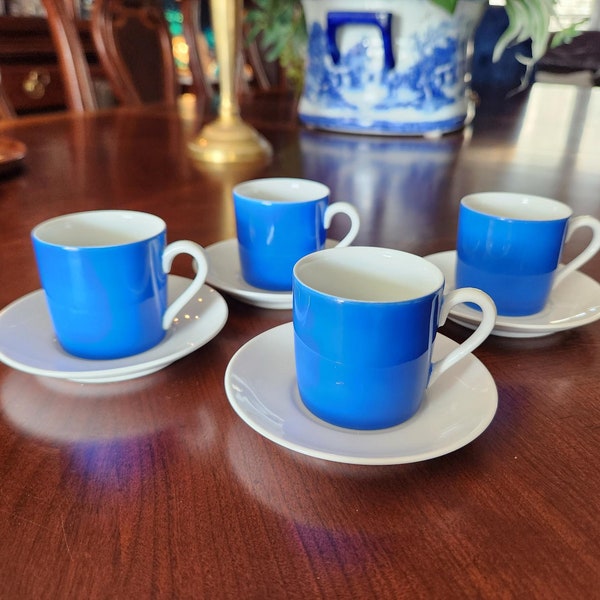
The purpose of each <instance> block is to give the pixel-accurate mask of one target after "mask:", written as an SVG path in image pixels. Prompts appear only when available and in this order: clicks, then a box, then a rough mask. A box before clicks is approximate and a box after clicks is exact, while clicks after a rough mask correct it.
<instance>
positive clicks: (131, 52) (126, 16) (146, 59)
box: [91, 0, 178, 105]
mask: <svg viewBox="0 0 600 600" xmlns="http://www.w3.org/2000/svg"><path fill="white" fill-rule="evenodd" d="M91 27H92V36H93V39H94V44H95V46H96V50H97V52H98V58H99V59H100V63H101V64H102V66H103V68H104V70H105V72H106V74H107V77H108V79H109V81H110V83H111V87H112V89H113V92H114V94H115V96H116V97H117V99H118V100H119V101H120V102H121V103H123V104H129V105H135V104H145V103H151V102H164V103H167V104H175V102H176V101H177V96H178V78H177V69H176V66H175V60H174V57H173V48H172V41H171V35H170V32H169V26H168V23H167V20H166V18H165V15H164V11H163V5H162V3H161V2H160V0H95V1H94V6H93V10H92V24H91Z"/></svg>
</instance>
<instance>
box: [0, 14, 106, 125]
mask: <svg viewBox="0 0 600 600" xmlns="http://www.w3.org/2000/svg"><path fill="white" fill-rule="evenodd" d="M77 26H78V29H79V33H80V35H81V40H82V43H83V46H84V49H85V52H86V56H87V58H88V63H89V64H90V70H91V72H92V77H93V78H96V77H98V78H101V77H102V70H101V68H100V65H99V64H98V59H97V57H96V54H95V51H94V46H93V42H92V38H91V34H90V28H89V22H88V21H86V20H78V22H77ZM0 72H1V73H2V83H3V86H4V89H5V92H6V95H7V96H8V98H9V99H10V101H11V102H12V104H13V106H14V107H15V110H16V111H17V113H18V114H26V113H31V112H42V111H51V110H61V109H64V108H65V100H64V88H63V83H62V78H61V74H60V68H59V65H58V59H57V56H56V52H55V50H54V46H53V43H52V37H51V35H50V31H49V29H48V24H47V22H46V19H44V18H43V17H16V16H0Z"/></svg>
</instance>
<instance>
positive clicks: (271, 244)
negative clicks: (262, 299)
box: [233, 191, 328, 291]
mask: <svg viewBox="0 0 600 600" xmlns="http://www.w3.org/2000/svg"><path fill="white" fill-rule="evenodd" d="M233 196H234V206H235V218H236V226H237V238H238V249H239V256H240V262H241V267H242V275H243V277H244V279H245V280H246V281H247V282H248V283H249V284H250V285H253V286H255V287H257V288H262V289H265V290H273V291H289V290H291V288H292V271H293V268H294V264H295V263H296V262H297V261H298V260H299V259H300V258H302V257H303V256H305V255H306V254H309V253H311V252H315V251H316V250H320V249H322V248H323V247H324V245H325V239H326V231H325V226H324V215H325V210H326V209H327V203H328V198H327V197H324V198H320V199H318V200H312V201H301V202H293V201H289V202H272V201H269V200H264V201H257V200H256V199H253V198H247V197H244V196H242V195H240V194H238V193H236V192H235V191H234V194H233Z"/></svg>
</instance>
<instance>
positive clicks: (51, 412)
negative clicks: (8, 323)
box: [0, 84, 600, 600]
mask: <svg viewBox="0 0 600 600" xmlns="http://www.w3.org/2000/svg"><path fill="white" fill-rule="evenodd" d="M243 112H244V115H245V116H246V118H247V120H249V121H250V122H252V123H253V124H254V125H255V126H256V127H257V128H258V129H259V130H260V131H261V132H262V133H263V134H264V135H265V136H266V137H267V138H268V139H269V140H270V141H271V142H272V144H273V146H274V149H275V154H274V158H273V161H272V163H271V164H270V165H268V166H266V167H263V168H258V169H256V170H254V171H253V170H251V169H247V170H237V169H230V170H227V171H225V172H222V173H218V172H211V171H207V170H202V169H199V168H197V167H196V166H195V165H193V164H192V162H191V161H190V159H189V158H188V155H187V153H186V150H185V144H186V140H188V139H189V138H190V136H192V135H193V134H194V133H195V132H196V131H197V129H198V127H199V123H198V121H197V120H194V118H192V117H190V115H189V113H187V116H186V115H183V116H182V114H181V113H180V114H177V113H175V112H173V113H170V112H168V111H166V110H156V109H150V108H144V109H142V110H138V111H134V110H130V109H129V110H119V109H117V110H113V111H108V112H99V113H97V114H93V115H85V116H75V115H69V114H65V115H58V116H56V115H54V116H44V117H31V118H25V119H22V120H19V121H18V122H9V123H3V124H1V125H0V134H3V135H9V136H12V137H15V138H18V139H20V140H21V141H22V142H24V143H25V144H26V145H27V147H28V154H27V157H26V159H25V161H24V164H23V166H22V169H21V170H19V171H17V172H13V173H8V174H7V173H5V174H4V175H2V177H1V179H0V215H1V218H0V249H1V251H0V306H5V305H7V304H9V303H10V302H12V301H14V300H17V299H18V298H20V297H21V296H23V295H24V294H26V293H28V292H30V291H32V290H35V289H38V288H39V281H38V277H37V273H36V268H35V263H34V258H33V253H32V248H31V244H30V241H29V232H30V230H31V228H32V227H33V226H34V225H36V224H37V223H39V222H40V221H42V220H44V219H46V218H49V217H52V216H54V215H58V214H61V213H67V212H74V211H79V210H88V209H104V208H127V209H135V210H143V211H148V212H152V213H155V214H157V215H159V216H161V217H162V218H164V219H165V221H166V222H167V225H168V233H169V239H170V240H175V239H182V238H189V239H192V240H195V241H197V242H199V243H200V244H202V245H204V246H208V245H210V244H213V243H215V242H218V241H220V240H223V239H226V238H231V237H234V236H235V223H234V217H233V210H232V200H231V187H232V185H233V184H234V183H235V182H237V181H239V180H241V179H246V178H250V177H254V176H263V175H267V176H280V175H286V176H302V177H306V178H310V179H316V180H319V181H322V182H324V183H326V184H328V185H329V186H330V187H331V189H332V200H333V201H338V200H345V201H348V202H351V203H353V204H354V205H355V206H356V208H357V209H358V211H359V212H360V215H361V217H362V228H361V231H360V233H359V236H358V239H357V240H356V242H355V243H356V244H366V245H380V246H387V247H391V248H398V249H401V250H406V251H409V252H413V253H416V254H420V255H426V254H429V253H432V252H437V251H441V250H451V249H453V248H454V245H455V231H456V224H457V209H458V204H459V201H460V198H461V197H462V196H463V195H465V194H467V193H470V192H475V191H482V190H506V191H518V192H527V193H534V194H540V195H546V196H550V197H553V198H556V199H558V200H561V201H563V202H566V203H568V204H570V205H571V206H572V207H573V208H574V210H575V212H576V213H577V214H594V215H596V216H598V217H600V143H599V141H598V140H599V138H600V89H592V90H590V89H583V88H577V87H571V86H559V85H549V84H535V85H534V86H533V88H532V89H531V91H530V92H529V93H528V94H525V95H521V96H515V97H513V98H510V99H508V100H507V99H505V98H502V97H499V96H495V97H494V96H493V95H492V96H490V97H488V98H483V99H482V101H481V104H480V106H479V107H478V112H477V115H476V117H475V119H474V121H473V123H472V125H471V127H469V128H467V129H466V130H465V131H464V132H459V133H457V134H453V135H448V136H446V137H443V138H441V139H437V140H434V139H398V138H389V139H382V138H370V137H366V136H363V137H353V136H344V135H336V134H330V133H329V134H328V133H319V132H310V131H307V130H303V129H302V128H300V127H299V126H298V125H297V124H296V121H295V119H294V107H293V104H292V103H291V102H290V101H289V99H288V98H286V97H284V96H278V95H276V94H273V95H261V96H256V97H255V98H253V99H249V100H245V101H244V104H243ZM338 226H339V227H341V225H338ZM334 233H335V232H334ZM333 237H335V235H334V236H333ZM584 238H585V236H582V238H581V239H580V238H579V237H578V238H577V239H575V240H574V241H573V243H572V245H571V246H570V247H569V250H568V251H567V255H569V254H570V253H573V252H575V251H576V249H577V248H578V247H580V246H581V244H583V243H584V241H585V239H584ZM174 270H175V272H177V273H179V274H181V275H187V276H189V275H191V273H192V271H191V267H190V265H188V264H187V263H186V262H185V261H184V260H182V261H181V263H179V262H176V264H175V269H174ZM582 270H583V271H584V272H585V273H587V274H588V275H591V276H592V277H594V278H595V279H597V280H598V279H600V257H596V258H595V259H593V260H592V261H591V262H590V263H588V264H587V265H585V267H584V268H583V269H582ZM225 297H226V299H227V303H228V306H229V319H228V321H227V324H226V325H225V327H224V328H223V330H222V331H221V332H220V333H219V335H218V336H217V337H216V338H215V339H213V340H212V341H211V342H209V343H208V344H206V345H205V346H204V347H202V348H200V349H198V350H197V351H195V352H193V353H192V354H190V355H188V356H187V357H185V358H182V359H181V360H179V361H177V362H175V363H173V364H172V365H170V366H169V367H167V368H166V369H164V370H162V371H159V372H157V373H155V374H152V375H149V376H147V377H144V378H141V379H137V380H133V381H128V382H121V383H106V384H99V385H97V384H82V383H75V382H68V381H62V380H59V379H47V378H42V377H35V376H33V375H29V374H27V373H23V372H20V371H17V370H13V369H11V368H9V367H7V366H6V365H4V364H0V598H3V599H7V600H14V599H21V598H23V599H33V598H35V599H38V598H43V599H45V598H49V599H54V598H73V599H75V598H76V599H95V598H107V599H108V598H110V599H116V598H119V599H132V598H136V599H137V598H182V599H183V598H211V599H212V598H252V599H267V598H269V599H271V598H302V599H307V598H355V599H362V598H561V599H562V598H592V597H596V598H597V597H598V593H599V592H598V590H599V589H600V525H599V522H598V521H599V510H598V508H599V501H598V498H599V497H600V474H599V461H598V459H599V448H600V444H599V438H600V389H599V382H600V324H599V323H597V322H596V323H592V324H589V325H587V326H585V327H580V328H577V329H571V330H569V331H565V332H561V333H556V334H553V335H550V336H547V337H539V338H532V339H511V338H500V337H492V338H490V339H489V340H487V341H486V342H485V343H484V344H483V346H481V347H480V348H479V349H478V350H477V351H476V356H477V357H478V358H479V359H480V360H481V361H482V362H483V364H484V365H485V366H486V367H487V369H488V370H489V372H490V373H491V375H492V376H493V378H494V380H495V382H496V384H497V388H498V394H499V405H498V410H497V413H496V415H495V418H494V419H493V421H492V423H491V424H490V426H489V427H488V428H487V430H486V431H484V432H483V434H482V435H480V436H479V437H478V438H477V439H475V440H474V441H472V442H471V443H469V444H468V445H466V446H465V447H463V448H461V449H459V450H457V451H455V452H453V453H451V454H447V455H445V456H441V457H439V458H436V459H433V460H428V461H422V462H416V463H412V464H401V465H394V466H364V465H347V464H343V463H336V462H329V461H324V460H320V459H317V458H312V457H309V456H305V455H302V454H298V453H294V452H292V451H290V450H287V449H285V448H283V447H281V446H279V445H277V444H275V443H273V442H271V441H269V440H267V439H265V438H263V437H262V436H261V435H259V434H258V433H256V432H255V431H254V430H253V429H251V428H250V427H249V426H247V425H246V424H245V423H244V422H243V421H242V420H241V419H240V418H239V417H238V416H237V415H236V413H235V412H234V411H233V409H232V408H231V406H230V404H229V402H228V400H227V397H226V394H225V391H224V385H223V378H224V373H225V369H226V367H227V364H228V362H229V360H230V359H231V357H232V355H233V354H234V353H235V352H236V350H237V349H238V348H240V347H241V346H242V345H243V344H244V343H245V342H247V341H248V340H250V339H251V338H253V337H254V336H256V335H258V334H260V333H261V332H263V331H265V330H267V329H269V328H271V327H274V326H277V325H280V324H282V323H286V322H289V321H290V320H291V311H289V310H280V311H277V310H267V309H261V308H256V307H254V306H250V305H248V304H244V303H241V302H239V301H236V300H234V299H232V298H230V297H228V296H226V295H225ZM441 332H442V333H443V334H445V335H446V336H448V337H450V338H452V339H454V340H456V341H461V340H463V339H465V337H466V336H467V334H468V332H467V330H466V329H464V328H463V327H461V326H459V325H456V324H453V323H448V324H446V325H445V326H444V327H443V328H442V329H441Z"/></svg>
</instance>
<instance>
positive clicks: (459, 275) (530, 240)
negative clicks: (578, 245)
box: [456, 192, 600, 317]
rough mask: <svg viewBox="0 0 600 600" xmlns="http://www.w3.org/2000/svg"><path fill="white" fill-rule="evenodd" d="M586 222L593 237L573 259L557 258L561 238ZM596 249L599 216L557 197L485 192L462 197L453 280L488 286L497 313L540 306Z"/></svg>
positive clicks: (518, 312) (565, 238) (529, 310)
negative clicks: (577, 209) (576, 209)
mask: <svg viewBox="0 0 600 600" xmlns="http://www.w3.org/2000/svg"><path fill="white" fill-rule="evenodd" d="M582 227H589V228H590V229H591V230H592V239H591V241H590V243H589V244H588V245H587V246H586V248H585V249H584V250H583V251H582V252H581V253H580V254H579V255H578V256H577V257H575V258H574V259H573V260H572V261H571V262H569V263H568V264H566V265H561V266H559V264H560V257H561V253H562V250H563V246H564V243H565V242H566V241H568V240H569V238H570V236H571V235H572V234H573V232H574V231H575V230H576V229H579V228H582ZM599 249H600V221H598V220H597V219H595V218H593V217H590V216H577V217H573V211H572V209H571V208H570V207H569V206H567V205H566V204H563V203H562V202H558V201H556V200H551V199H549V198H543V197H541V196H530V195H527V194H517V193H508V192H485V193H478V194H471V195H469V196H466V197H464V198H463V199H462V200H461V203H460V209H459V218H458V234H457V243H456V254H457V256H456V285H457V287H466V286H470V287H476V288H479V289H481V290H483V291H485V292H487V293H488V294H489V295H490V296H491V297H492V298H493V300H494V302H495V303H496V308H497V310H498V314H499V315H504V316H515V317H516V316H526V315H532V314H535V313H537V312H540V311H541V310H543V308H544V307H545V305H546V303H547V302H548V299H549V297H550V294H551V291H552V288H553V287H555V286H557V285H558V284H559V283H560V282H561V281H562V280H563V279H564V278H565V277H566V276H567V275H569V273H572V272H573V271H574V270H575V269H578V268H579V267H581V265H583V264H584V263H585V262H587V261H588V260H589V259H590V258H592V256H594V255H595V254H596V253H597V252H598V250H599Z"/></svg>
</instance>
